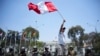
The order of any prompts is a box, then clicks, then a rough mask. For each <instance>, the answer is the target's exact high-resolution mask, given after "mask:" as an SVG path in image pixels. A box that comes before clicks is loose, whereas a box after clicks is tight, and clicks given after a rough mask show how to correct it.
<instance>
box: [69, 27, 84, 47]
mask: <svg viewBox="0 0 100 56" xmlns="http://www.w3.org/2000/svg"><path fill="white" fill-rule="evenodd" d="M83 34H84V29H83V28H82V27H81V26H79V25H77V26H75V27H71V28H70V29H69V31H68V37H69V38H71V40H72V41H74V42H75V44H76V45H78V38H77V35H79V37H80V36H82V35H83Z"/></svg>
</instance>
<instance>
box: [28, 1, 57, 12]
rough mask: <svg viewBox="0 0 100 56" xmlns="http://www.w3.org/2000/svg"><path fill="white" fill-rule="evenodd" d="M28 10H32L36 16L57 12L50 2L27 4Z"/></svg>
mask: <svg viewBox="0 0 100 56" xmlns="http://www.w3.org/2000/svg"><path fill="white" fill-rule="evenodd" d="M28 8H29V10H34V11H35V12H36V13H38V14H44V13H49V12H54V11H57V9H56V7H55V6H54V5H53V3H52V2H50V1H46V2H44V1H41V2H39V3H38V4H37V5H35V4H33V3H29V4H28Z"/></svg>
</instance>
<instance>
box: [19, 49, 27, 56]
mask: <svg viewBox="0 0 100 56" xmlns="http://www.w3.org/2000/svg"><path fill="white" fill-rule="evenodd" d="M20 56H26V53H25V47H22V48H21V52H20Z"/></svg>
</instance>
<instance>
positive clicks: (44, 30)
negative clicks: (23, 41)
mask: <svg viewBox="0 0 100 56" xmlns="http://www.w3.org/2000/svg"><path fill="white" fill-rule="evenodd" d="M40 1H47V0H0V28H2V29H3V30H4V31H7V30H8V29H10V30H15V31H19V32H22V30H23V29H25V28H26V27H29V26H31V27H33V28H36V29H37V30H38V31H39V34H40V37H39V40H40V41H44V42H47V41H53V40H55V39H56V40H57V37H58V33H59V28H60V26H61V24H62V22H63V19H62V17H61V16H60V15H59V13H58V11H59V12H60V13H61V15H62V16H63V17H64V19H65V20H66V22H65V24H64V26H65V27H66V31H65V33H64V34H65V36H66V42H70V39H69V38H68V36H67V33H68V30H69V28H71V27H72V26H76V25H80V26H81V27H82V28H84V29H85V31H84V32H85V33H90V32H93V31H95V28H96V29H97V32H100V0H48V1H51V2H52V3H53V4H54V5H55V7H56V8H57V10H58V11H55V12H52V13H46V14H43V15H40V14H37V13H35V12H34V11H29V10H28V6H27V5H28V3H29V2H32V3H34V4H37V3H39V2H40ZM98 20H99V21H98Z"/></svg>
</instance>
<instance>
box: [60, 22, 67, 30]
mask: <svg viewBox="0 0 100 56" xmlns="http://www.w3.org/2000/svg"><path fill="white" fill-rule="evenodd" d="M65 22H66V21H65V20H63V23H62V24H61V27H60V30H59V32H61V30H62V29H63V26H64V23H65Z"/></svg>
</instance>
